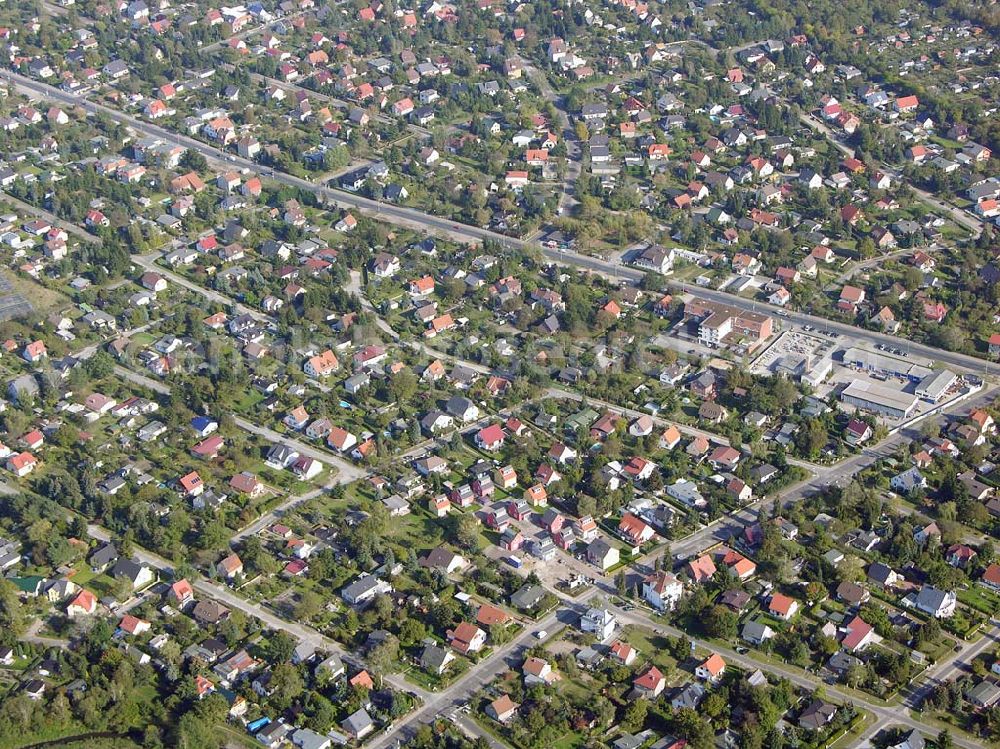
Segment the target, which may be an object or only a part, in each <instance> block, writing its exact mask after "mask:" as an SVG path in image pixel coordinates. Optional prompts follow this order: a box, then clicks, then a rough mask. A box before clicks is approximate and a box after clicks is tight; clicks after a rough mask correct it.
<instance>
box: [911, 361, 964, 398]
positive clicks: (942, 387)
mask: <svg viewBox="0 0 1000 749" xmlns="http://www.w3.org/2000/svg"><path fill="white" fill-rule="evenodd" d="M957 380H958V375H957V374H955V373H954V372H952V371H951V370H948V369H939V370H937V371H936V372H931V373H930V374H929V375H927V376H926V377H924V378H923V379H922V380H921V381H920V384H918V385H917V389H916V393H917V397H918V398H923V399H924V400H925V401H930V402H931V403H937V402H938V401H939V400H941V399H942V398H943V397H944V394H945V393H947V392H948V390H949V388H951V386H952V385H954V384H955V382H956V381H957Z"/></svg>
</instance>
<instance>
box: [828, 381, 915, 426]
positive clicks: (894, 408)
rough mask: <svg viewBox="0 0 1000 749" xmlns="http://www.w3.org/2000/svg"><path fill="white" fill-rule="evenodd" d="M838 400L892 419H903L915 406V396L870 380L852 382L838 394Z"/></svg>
mask: <svg viewBox="0 0 1000 749" xmlns="http://www.w3.org/2000/svg"><path fill="white" fill-rule="evenodd" d="M840 400H841V402H843V403H847V404H848V405H851V406H855V407H857V408H860V409H861V410H863V411H871V412H872V413H877V414H881V415H882V416H888V417H889V418H892V419H905V418H906V417H907V416H909V415H910V413H911V412H912V411H913V409H914V407H915V406H916V405H917V396H915V395H912V394H910V393H904V392H903V391H902V390H897V389H896V388H893V387H888V386H886V385H881V384H879V383H877V382H871V381H870V380H854V381H852V382H851V384H850V385H848V386H847V387H846V388H845V389H844V391H843V392H842V393H841V394H840Z"/></svg>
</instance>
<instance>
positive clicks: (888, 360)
mask: <svg viewBox="0 0 1000 749" xmlns="http://www.w3.org/2000/svg"><path fill="white" fill-rule="evenodd" d="M844 365H845V366H848V367H857V368H858V369H865V370H867V371H869V372H875V373H877V374H884V375H889V376H890V377H905V378H906V379H908V380H910V381H911V382H920V381H921V380H922V379H924V378H925V377H926V376H927V375H929V374H931V368H930V366H929V365H930V362H924V361H921V360H914V359H903V358H897V357H895V356H887V355H885V354H877V353H875V352H874V351H869V350H868V349H863V348H857V347H855V346H852V347H851V348H849V349H846V350H845V351H844Z"/></svg>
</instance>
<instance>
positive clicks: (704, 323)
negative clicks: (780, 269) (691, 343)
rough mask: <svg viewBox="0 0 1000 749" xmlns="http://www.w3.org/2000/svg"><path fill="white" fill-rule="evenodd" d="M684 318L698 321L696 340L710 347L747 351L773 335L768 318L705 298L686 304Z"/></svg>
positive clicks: (771, 325) (772, 325)
mask: <svg viewBox="0 0 1000 749" xmlns="http://www.w3.org/2000/svg"><path fill="white" fill-rule="evenodd" d="M684 315H685V316H686V317H688V318H691V319H694V320H697V321H698V340H699V341H701V342H702V343H704V344H706V345H709V346H732V347H734V348H739V347H742V348H745V349H746V350H747V351H750V350H752V349H753V348H755V347H756V346H757V345H759V344H760V343H762V342H763V341H766V340H767V339H768V338H770V337H771V335H772V334H773V333H774V320H773V319H772V318H771V317H768V316H767V315H761V314H758V313H756V312H745V311H743V310H738V309H735V308H733V307H729V306H727V305H725V304H719V303H717V302H710V301H708V300H706V299H692V300H691V301H689V302H687V303H686V304H685V305H684Z"/></svg>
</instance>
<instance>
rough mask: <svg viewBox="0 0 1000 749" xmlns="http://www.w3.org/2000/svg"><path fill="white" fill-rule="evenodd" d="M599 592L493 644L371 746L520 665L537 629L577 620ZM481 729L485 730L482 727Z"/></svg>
mask: <svg viewBox="0 0 1000 749" xmlns="http://www.w3.org/2000/svg"><path fill="white" fill-rule="evenodd" d="M598 592H599V591H598V589H597V588H593V589H591V590H590V591H588V592H587V593H585V594H584V595H582V596H580V598H579V600H576V601H574V602H572V603H567V604H566V605H563V606H560V607H558V608H557V609H555V610H554V611H553V612H552V613H551V614H549V615H548V616H546V617H545V618H544V619H542V620H541V621H538V622H535V623H530V622H529V623H527V625H526V626H525V629H524V631H523V632H521V634H520V635H518V636H517V637H515V638H514V639H513V640H511V641H510V642H508V643H506V644H505V645H502V646H500V647H497V648H494V650H493V652H492V653H490V655H488V656H487V657H486V658H484V659H483V660H481V661H480V662H479V663H478V664H476V666H475V667H473V668H471V669H470V670H468V671H466V672H465V673H464V674H462V675H461V676H460V677H459V678H457V679H456V680H455V681H454V682H453V683H452V684H451V685H449V686H448V687H447V688H446V689H444V690H443V691H441V692H437V693H434V694H433V696H431V697H429V698H428V699H427V701H426V702H425V703H424V705H423V707H422V708H421V709H420V710H417V711H416V712H415V713H412V714H410V715H409V716H407V717H406V718H404V719H403V720H401V721H399V722H398V723H397V724H396V725H394V726H393V730H392V731H391V732H390V733H388V734H385V735H384V736H381V737H379V738H378V739H376V740H375V741H372V742H370V743H369V744H368V745H367V747H368V749H385V748H386V747H389V746H391V745H392V744H393V743H395V742H396V741H398V740H400V739H403V738H406V737H409V736H410V735H411V734H412V732H413V731H414V730H415V729H416V728H417V727H418V726H419V725H420V724H421V723H430V722H432V721H433V720H435V719H436V718H437V717H438V716H439V715H441V713H443V712H447V711H450V710H453V709H455V708H458V707H460V706H461V705H463V704H464V703H466V702H467V701H468V699H469V698H470V697H471V696H472V695H473V694H475V693H476V692H478V691H479V690H481V689H482V688H483V687H485V686H486V685H487V684H489V683H490V682H492V681H493V680H494V679H496V677H497V676H499V675H500V674H502V673H504V672H505V671H507V670H509V669H517V668H519V667H520V666H521V663H522V662H523V661H524V658H525V653H526V651H527V650H529V649H530V648H531V647H532V646H533V645H536V644H537V643H538V639H537V638H536V637H535V632H538V631H541V630H545V631H548V632H552V631H553V630H554V629H555V628H556V627H558V626H560V625H561V624H570V625H573V624H575V623H576V621H577V620H578V618H579V616H580V614H582V613H583V612H584V611H586V609H587V606H586V604H587V602H588V601H589V600H590V599H591V598H593V597H594V596H595V595H597V593H598ZM474 727H475V728H476V729H478V727H477V726H475V723H473V722H471V721H467V722H466V723H465V728H466V729H467V730H472V729H473V728H474ZM478 730H479V732H480V733H481V732H482V729H478ZM477 735H478V734H477Z"/></svg>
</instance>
